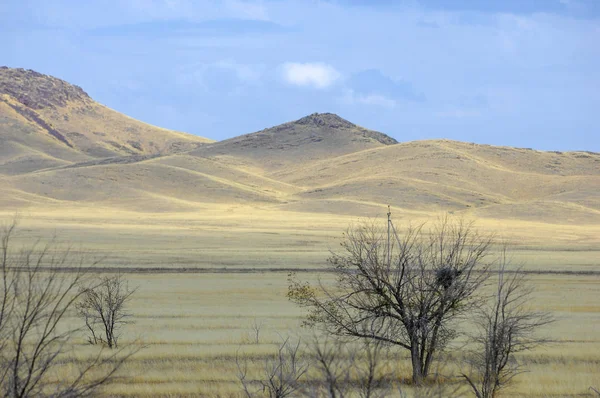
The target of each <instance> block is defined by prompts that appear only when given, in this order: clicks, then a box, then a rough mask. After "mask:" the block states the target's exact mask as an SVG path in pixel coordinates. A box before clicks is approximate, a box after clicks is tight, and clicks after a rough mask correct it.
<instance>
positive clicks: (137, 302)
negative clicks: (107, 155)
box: [3, 205, 600, 397]
mask: <svg viewBox="0 0 600 398" xmlns="http://www.w3.org/2000/svg"><path fill="white" fill-rule="evenodd" d="M10 216H11V214H9V213H8V212H7V213H4V214H3V219H7V218H8V217H10ZM421 219H425V218H421ZM356 220H357V218H356V217H352V216H340V215H332V214H319V213H294V212H278V213H276V212H272V211H269V210H264V209H262V210H261V209H260V208H255V207H244V206H233V205H205V206H204V208H203V209H199V211H198V212H197V213H160V214H140V213H134V212H128V211H123V210H115V209H110V208H101V207H99V208H97V209H94V211H92V209H90V208H87V207H71V208H64V207H61V206H57V207H54V208H46V209H40V210H39V211H35V212H34V211H28V212H22V213H21V214H20V225H21V228H20V232H19V233H20V235H19V237H18V239H17V241H16V242H17V243H19V244H20V243H23V244H25V243H27V242H30V241H31V239H32V238H35V237H42V238H43V237H49V236H51V235H52V234H56V235H57V236H58V237H59V240H62V241H65V242H71V243H73V244H74V246H73V247H74V250H76V251H77V250H79V249H80V248H82V249H83V248H85V249H86V250H87V249H91V250H92V253H91V254H92V256H94V255H95V256H96V257H98V256H100V257H101V256H107V257H106V258H105V259H104V261H103V262H102V265H103V266H108V267H120V268H122V269H124V270H130V271H131V270H136V271H137V272H134V273H131V274H128V275H127V278H128V279H129V280H130V281H131V283H132V284H133V285H135V286H139V290H138V292H137V293H136V294H135V296H134V298H133V301H132V303H131V307H130V309H131V312H132V314H133V315H134V318H133V319H134V320H135V322H134V323H133V324H131V325H128V326H127V327H126V329H125V337H124V339H125V340H129V341H132V340H138V343H137V344H143V345H146V348H144V349H142V350H141V351H140V352H139V353H137V354H136V355H135V356H134V357H133V358H132V359H131V360H130V361H129V362H128V363H127V364H126V365H125V367H124V368H123V372H122V376H124V378H123V379H121V380H119V381H117V382H116V383H115V384H113V385H111V386H109V387H108V388H107V390H106V391H105V393H106V394H113V395H118V396H157V397H158V396H186V395H187V396H199V395H200V396H239V393H240V389H239V388H240V386H239V383H238V382H237V377H236V366H235V356H236V352H238V350H239V351H240V352H241V353H242V354H243V356H244V357H245V358H249V359H251V362H250V363H251V367H253V372H257V371H258V370H259V369H260V368H261V367H262V366H263V365H262V364H263V360H264V358H266V357H268V356H269V355H271V354H272V353H273V352H274V350H275V348H276V345H277V343H278V342H279V341H280V336H279V335H284V336H285V335H293V336H296V335H304V336H305V337H306V336H309V335H310V334H311V332H310V331H309V330H304V329H302V328H300V322H301V319H302V315H303V311H302V310H301V309H299V308H298V307H296V306H295V305H293V304H292V303H290V302H289V301H288V300H287V299H286V296H285V294H286V289H287V272H286V271H279V272H273V271H272V270H273V269H288V268H290V269H298V270H301V269H306V268H308V269H316V268H319V267H323V266H325V259H326V257H327V255H328V250H329V249H333V250H336V249H337V245H338V243H339V241H340V237H341V232H342V231H343V230H344V229H345V228H346V226H347V225H348V223H351V222H353V221H356ZM477 225H479V226H480V228H482V229H484V230H489V231H498V232H499V234H500V235H502V234H505V235H506V234H507V232H510V233H511V234H512V235H509V236H510V240H512V241H514V242H515V243H518V246H517V247H516V249H517V250H516V251H514V253H513V254H514V257H515V258H516V260H517V261H523V262H524V263H525V264H524V266H525V269H528V270H535V271H560V272H563V273H561V274H549V275H548V274H537V275H531V278H532V281H533V283H534V284H535V287H536V294H535V300H534V301H533V302H532V303H531V304H532V306H533V307H534V308H538V309H541V310H546V311H550V312H551V313H552V314H553V315H554V316H555V317H556V319H557V321H556V322H555V323H554V324H552V325H551V326H550V327H549V328H548V329H547V330H546V331H545V332H546V333H547V335H548V337H550V338H551V339H552V340H554V342H553V343H552V344H550V345H548V346H545V347H542V348H539V349H536V350H535V351H534V352H531V353H527V354H523V355H521V356H520V357H519V360H520V361H522V363H523V364H524V366H525V367H526V368H527V369H528V372H527V373H524V374H522V375H520V376H519V377H518V378H517V379H516V383H515V385H514V386H513V387H512V388H510V389H509V390H507V391H505V392H504V393H503V396H515V397H516V396H538V397H546V396H556V397H562V396H574V395H583V396H585V394H587V393H589V392H590V391H589V390H588V388H589V387H590V386H598V385H599V384H600V379H599V377H600V329H599V325H600V304H599V301H598V292H600V276H599V275H598V274H597V273H596V274H594V273H592V274H585V273H583V274H581V273H579V274H578V273H577V272H580V271H596V272H597V271H598V258H599V256H598V254H599V251H598V250H596V249H597V248H598V247H600V246H599V242H598V240H599V239H600V233H598V232H600V231H599V230H598V229H597V228H596V227H586V228H583V227H580V226H568V225H564V226H562V225H561V226H556V225H550V224H543V223H533V222H522V221H521V222H512V223H508V222H505V221H498V220H493V219H480V220H478V222H477ZM157 267H158V268H161V269H162V271H164V272H163V273H152V272H150V273H144V272H142V271H144V270H145V269H146V270H150V269H155V268H157ZM169 268H171V269H174V270H178V271H182V270H181V268H187V269H193V268H216V270H215V272H213V273H184V274H183V273H177V272H175V273H168V272H166V271H168V270H169ZM227 269H234V270H238V271H239V270H243V269H246V270H248V269H256V270H257V271H256V272H251V273H223V271H227ZM261 269H262V270H263V272H258V271H259V270H261ZM565 271H566V272H574V273H572V274H569V273H564V272H565ZM300 276H301V277H302V278H308V279H313V280H314V278H316V277H317V276H318V275H317V274H315V273H314V272H309V273H301V274H300ZM321 276H322V277H323V278H324V280H327V275H326V274H321ZM255 321H256V322H258V323H262V325H263V326H262V329H261V333H260V344H254V338H255V336H254V335H253V334H252V333H253V332H252V326H253V324H254V322H255ZM90 350H91V349H90V347H87V346H85V344H84V342H83V336H82V337H81V340H79V341H78V345H77V346H76V348H75V351H76V352H78V353H79V354H78V355H84V356H85V355H86V352H87V353H91V352H92V351H90ZM397 355H399V359H398V360H397V361H396V362H395V366H396V368H395V372H396V373H395V374H396V377H397V378H398V379H404V378H408V377H409V376H410V366H409V361H408V358H407V356H406V353H404V352H401V351H400V352H398V353H397ZM454 359H455V360H452V361H451V364H450V365H447V366H446V367H445V368H444V369H443V371H444V372H445V374H448V375H450V376H453V375H455V374H457V373H458V368H457V367H456V364H458V363H460V361H459V359H460V358H459V356H458V357H456V356H455V358H454ZM65 371H66V372H68V371H69V370H68V368H67V369H66V370H65ZM401 387H402V388H403V390H405V391H406V392H407V394H409V396H410V395H411V394H413V392H414V390H413V389H412V387H410V386H408V385H401Z"/></svg>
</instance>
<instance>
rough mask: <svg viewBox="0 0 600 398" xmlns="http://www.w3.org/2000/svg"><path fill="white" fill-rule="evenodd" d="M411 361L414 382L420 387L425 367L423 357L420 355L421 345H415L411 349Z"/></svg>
mask: <svg viewBox="0 0 600 398" xmlns="http://www.w3.org/2000/svg"><path fill="white" fill-rule="evenodd" d="M410 359H411V362H412V371H413V374H412V381H413V383H414V384H415V385H417V386H420V385H421V383H422V382H423V367H422V362H421V356H420V355H419V345H418V344H416V343H413V344H412V346H411V348H410Z"/></svg>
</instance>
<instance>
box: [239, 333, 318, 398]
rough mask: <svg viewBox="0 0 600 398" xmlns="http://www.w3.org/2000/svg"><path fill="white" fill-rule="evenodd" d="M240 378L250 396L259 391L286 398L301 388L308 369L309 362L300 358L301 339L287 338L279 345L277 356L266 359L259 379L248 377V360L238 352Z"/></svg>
mask: <svg viewBox="0 0 600 398" xmlns="http://www.w3.org/2000/svg"><path fill="white" fill-rule="evenodd" d="M235 361H236V365H237V368H238V378H239V380H240V383H241V384H242V388H243V391H244V395H245V396H246V397H248V398H253V397H255V396H258V394H259V393H261V392H262V393H263V394H265V395H267V396H268V397H269V398H285V397H289V396H292V395H294V394H295V393H297V392H298V391H299V390H300V389H301V379H302V377H303V376H304V375H305V373H306V371H307V370H308V366H309V365H308V363H307V362H306V361H304V360H302V359H301V358H300V340H298V341H297V342H296V343H293V342H291V340H290V338H289V337H288V338H286V339H284V340H283V342H282V343H281V344H280V345H279V347H278V349H277V353H276V355H275V357H271V358H268V359H267V360H265V363H264V368H263V374H262V377H261V378H260V379H259V380H249V379H248V361H247V360H244V359H243V358H240V356H239V351H238V353H237V354H236V359H235Z"/></svg>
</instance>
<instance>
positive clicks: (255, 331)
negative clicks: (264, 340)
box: [252, 318, 263, 344]
mask: <svg viewBox="0 0 600 398" xmlns="http://www.w3.org/2000/svg"><path fill="white" fill-rule="evenodd" d="M262 327H263V322H262V321H258V320H257V319H256V318H254V321H253V323H252V336H253V340H254V344H258V343H260V332H261V331H262Z"/></svg>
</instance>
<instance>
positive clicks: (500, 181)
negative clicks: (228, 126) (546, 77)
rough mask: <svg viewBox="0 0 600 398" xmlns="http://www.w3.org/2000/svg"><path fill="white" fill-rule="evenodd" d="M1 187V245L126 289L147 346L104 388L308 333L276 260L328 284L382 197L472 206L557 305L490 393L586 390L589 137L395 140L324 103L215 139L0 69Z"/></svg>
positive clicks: (593, 250) (200, 372) (598, 279)
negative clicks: (34, 249)
mask: <svg viewBox="0 0 600 398" xmlns="http://www.w3.org/2000/svg"><path fill="white" fill-rule="evenodd" d="M441 134H443V132H442V133H441ZM207 135H208V134H207ZM0 187H2V188H1V191H0V220H2V221H4V222H8V221H10V220H11V219H12V218H13V217H15V215H16V217H17V218H18V220H19V230H18V236H17V243H18V244H29V243H31V242H33V241H34V240H36V239H47V238H51V237H52V236H56V237H57V239H58V241H59V242H63V243H64V245H68V246H70V247H71V250H72V251H73V252H74V253H77V252H82V253H84V254H85V255H86V256H87V257H89V258H101V259H102V261H101V263H100V265H98V266H96V268H94V269H92V270H90V272H97V273H114V272H117V271H118V272H123V273H125V274H126V275H127V278H128V279H129V280H130V281H131V283H132V284H133V285H135V286H139V289H138V291H137V293H136V294H135V295H134V298H133V301H132V305H131V312H132V314H133V319H134V323H132V324H130V325H127V329H126V336H129V337H128V338H131V339H134V338H135V339H137V340H138V342H139V344H143V345H144V346H145V348H144V349H142V350H141V351H140V352H139V353H137V354H136V355H135V356H134V357H133V358H132V359H131V360H130V362H128V363H127V364H126V366H125V368H124V369H123V374H124V375H125V376H126V377H124V378H123V379H122V380H121V381H120V382H118V383H117V384H114V385H112V386H111V387H110V388H109V390H108V392H110V393H113V394H116V395H120V396H185V395H188V396H197V395H209V396H236V394H239V393H240V389H239V385H238V384H237V379H236V369H235V361H234V358H235V355H236V352H237V351H238V350H242V351H243V352H244V354H245V355H247V356H248V357H249V358H254V359H255V360H256V364H260V363H261V362H260V358H263V357H265V356H267V355H269V354H270V353H272V352H273V350H274V349H275V346H276V344H277V343H278V342H279V341H280V336H279V335H280V334H281V335H286V334H292V335H298V334H307V333H308V334H309V333H310V331H307V330H303V329H302V328H300V327H299V324H300V321H301V318H302V314H303V311H302V310H301V309H299V308H298V307H296V306H294V305H293V304H292V303H290V302H288V300H287V298H286V289H287V274H288V272H290V271H297V272H302V273H303V275H306V277H307V278H317V277H322V278H323V280H325V281H327V278H328V274H327V273H326V272H325V271H326V266H327V264H326V259H327V257H328V255H329V252H330V250H337V248H338V245H339V242H340V239H341V237H342V233H343V232H344V230H345V229H346V228H347V227H348V225H350V224H352V223H355V222H357V221H358V220H360V219H365V218H373V219H379V220H381V221H383V222H384V221H385V216H386V213H387V212H388V205H389V206H390V210H391V213H392V215H393V218H394V220H395V222H396V224H398V225H401V226H407V225H409V224H410V223H413V224H414V223H418V222H424V221H430V220H432V219H435V218H436V217H438V216H440V215H444V214H448V213H450V214H452V215H453V216H455V217H461V218H465V219H469V220H473V221H475V223H476V225H477V227H478V228H480V229H481V230H483V231H486V232H493V233H495V234H496V235H497V237H498V239H499V240H505V241H508V242H510V243H511V247H512V254H513V257H514V262H515V263H520V264H522V265H523V269H524V270H525V271H527V272H529V273H530V277H531V279H532V281H533V282H534V284H535V287H536V293H535V300H534V301H533V302H532V303H531V304H532V306H533V307H534V308H539V309H542V310H546V311H549V312H551V313H552V314H553V315H554V316H555V318H556V319H557V321H556V322H555V323H554V324H552V325H551V326H550V328H549V329H548V330H547V333H548V335H549V337H550V339H551V340H552V343H551V344H550V345H547V346H544V347H542V348H539V349H537V350H536V351H534V352H532V353H529V354H526V355H524V356H523V357H522V358H521V360H522V361H524V363H526V365H527V368H528V369H529V372H528V373H525V374H522V375H520V376H519V377H518V381H517V383H516V385H515V386H514V387H513V388H512V389H509V390H507V391H506V392H505V393H504V395H505V396H524V395H527V396H544V397H546V396H556V397H562V396H576V395H580V396H585V395H586V394H590V390H589V387H590V386H599V385H600V326H599V325H600V303H599V301H598V292H599V291H600V154H598V153H592V152H585V151H578V152H544V151H537V150H535V149H527V148H511V147H498V146H489V145H480V144H473V143H464V142H456V141H448V140H443V139H440V140H426V141H414V142H400V143H398V142H396V140H395V139H393V138H391V137H389V136H387V135H385V134H383V133H379V132H375V131H372V130H368V129H366V128H363V127H360V126H357V125H355V124H353V123H351V122H349V121H347V120H345V119H343V118H341V117H340V116H337V115H334V114H328V113H318V114H312V115H308V116H305V117H302V118H300V119H298V120H296V121H292V122H288V123H284V124H282V125H279V126H276V127H272V128H267V129H265V130H262V131H259V132H255V133H252V134H246V135H241V136H238V137H235V138H232V139H229V140H225V141H220V142H214V141H212V140H210V139H206V138H201V137H198V136H195V135H190V134H185V133H181V132H175V131H170V130H166V129H162V128H158V127H154V126H150V125H147V124H145V123H142V122H139V121H136V120H134V119H131V118H129V117H126V116H124V115H121V114H119V113H118V112H116V111H114V110H111V109H109V108H107V107H105V106H103V105H101V104H98V103H97V102H95V101H94V100H93V99H91V98H90V97H89V96H88V95H87V94H86V93H85V92H84V91H83V90H82V89H81V88H78V87H76V86H72V85H70V84H68V83H66V82H64V81H62V80H59V79H56V78H53V77H50V76H46V75H42V74H39V73H37V72H33V71H27V70H22V69H10V68H0ZM256 323H258V324H261V325H262V331H261V339H260V341H259V343H258V344H257V343H256V342H255V341H254V340H253V339H252V338H251V337H249V333H251V331H252V328H253V325H254V324H256ZM126 338H127V337H126ZM80 345H81V353H83V354H79V353H78V354H77V355H85V353H86V352H87V351H86V350H89V347H86V345H85V343H84V341H83V339H82V341H81V342H80ZM240 347H241V348H240ZM74 355H75V354H74ZM401 355H404V354H401ZM404 362H406V366H404V365H402V364H403V363H404ZM399 363H400V367H399V369H398V370H397V372H398V374H399V375H400V376H399V377H402V376H403V375H404V376H406V377H408V375H409V370H408V361H399ZM448 372H449V373H452V369H450V370H448ZM407 389H408V391H410V387H407Z"/></svg>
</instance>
